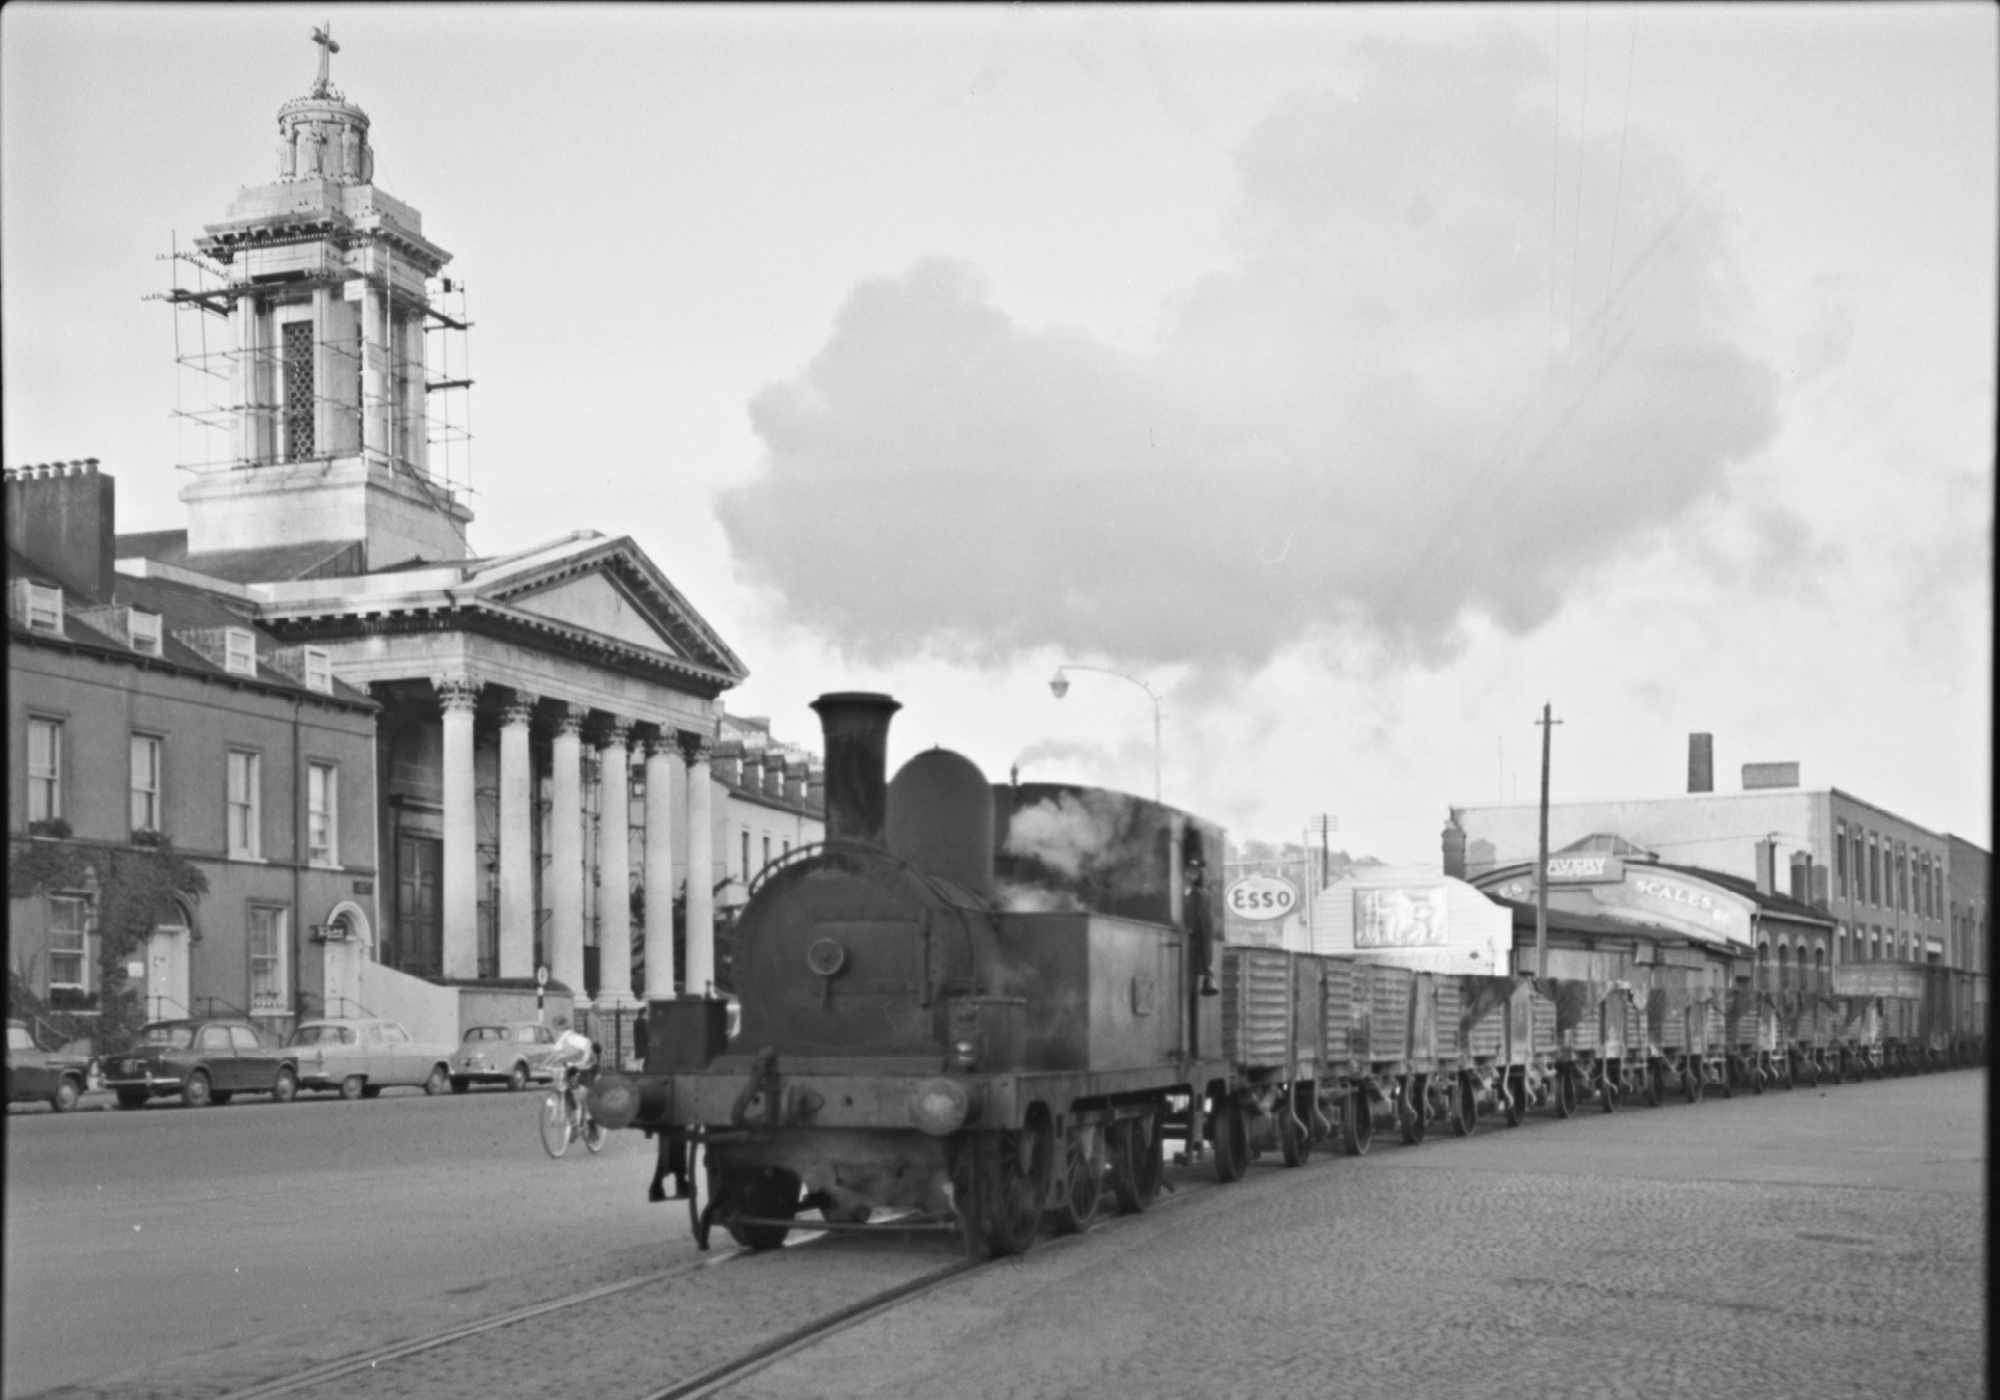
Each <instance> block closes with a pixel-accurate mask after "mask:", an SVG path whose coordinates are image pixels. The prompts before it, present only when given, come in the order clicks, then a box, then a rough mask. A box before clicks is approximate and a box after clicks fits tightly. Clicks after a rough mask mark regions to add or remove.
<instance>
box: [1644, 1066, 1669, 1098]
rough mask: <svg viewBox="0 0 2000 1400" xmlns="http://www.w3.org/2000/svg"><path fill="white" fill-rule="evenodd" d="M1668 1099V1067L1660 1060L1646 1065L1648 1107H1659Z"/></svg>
mask: <svg viewBox="0 0 2000 1400" xmlns="http://www.w3.org/2000/svg"><path fill="white" fill-rule="evenodd" d="M1666 1101H1667V1067H1666V1066H1665V1065H1663V1064H1661V1063H1660V1062H1659V1061H1658V1060H1652V1061H1649V1062H1648V1063H1647V1065H1646V1107H1648V1108H1658V1107H1659V1106H1660V1105H1661V1104H1663V1103H1665V1102H1666Z"/></svg>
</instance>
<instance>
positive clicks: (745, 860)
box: [743, 830, 750, 885]
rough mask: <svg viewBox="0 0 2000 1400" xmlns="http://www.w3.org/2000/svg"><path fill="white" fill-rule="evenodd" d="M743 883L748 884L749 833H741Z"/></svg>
mask: <svg viewBox="0 0 2000 1400" xmlns="http://www.w3.org/2000/svg"><path fill="white" fill-rule="evenodd" d="M743 883H744V884H746V885H747V884H749V883H750V833H749V832H748V831H747V830H746V831H745V832H744V833H743Z"/></svg>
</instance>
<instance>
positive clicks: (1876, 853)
mask: <svg viewBox="0 0 2000 1400" xmlns="http://www.w3.org/2000/svg"><path fill="white" fill-rule="evenodd" d="M1868 902H1869V903H1870V904H1874V905H1880V904H1881V903H1882V851H1881V848H1880V847H1878V846H1877V845H1876V844H1875V833H1874V832H1872V831H1871V832H1869V833H1868Z"/></svg>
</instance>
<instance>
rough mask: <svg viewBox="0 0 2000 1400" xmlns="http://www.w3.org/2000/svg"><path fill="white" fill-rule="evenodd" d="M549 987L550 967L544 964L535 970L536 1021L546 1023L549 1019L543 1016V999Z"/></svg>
mask: <svg viewBox="0 0 2000 1400" xmlns="http://www.w3.org/2000/svg"><path fill="white" fill-rule="evenodd" d="M548 985H549V965H548V964H547V963H542V964H541V965H540V966H538V967H537V968H536V969H535V1019H536V1020H537V1021H545V1020H547V1019H548V1018H547V1017H546V1016H544V1015H543V1014H542V998H543V995H544V993H545V992H546V991H547V989H548Z"/></svg>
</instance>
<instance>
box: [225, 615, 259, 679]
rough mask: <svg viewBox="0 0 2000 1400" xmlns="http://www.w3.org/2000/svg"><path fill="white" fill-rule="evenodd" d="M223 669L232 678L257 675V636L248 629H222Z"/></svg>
mask: <svg viewBox="0 0 2000 1400" xmlns="http://www.w3.org/2000/svg"><path fill="white" fill-rule="evenodd" d="M222 637H223V653H222V669H223V670H225V671H227V672H229V674H230V675H232V676H254V675H256V674H257V634H256V633H254V632H252V631H251V630H250V629H249V628H248V627H225V628H223V629H222Z"/></svg>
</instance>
